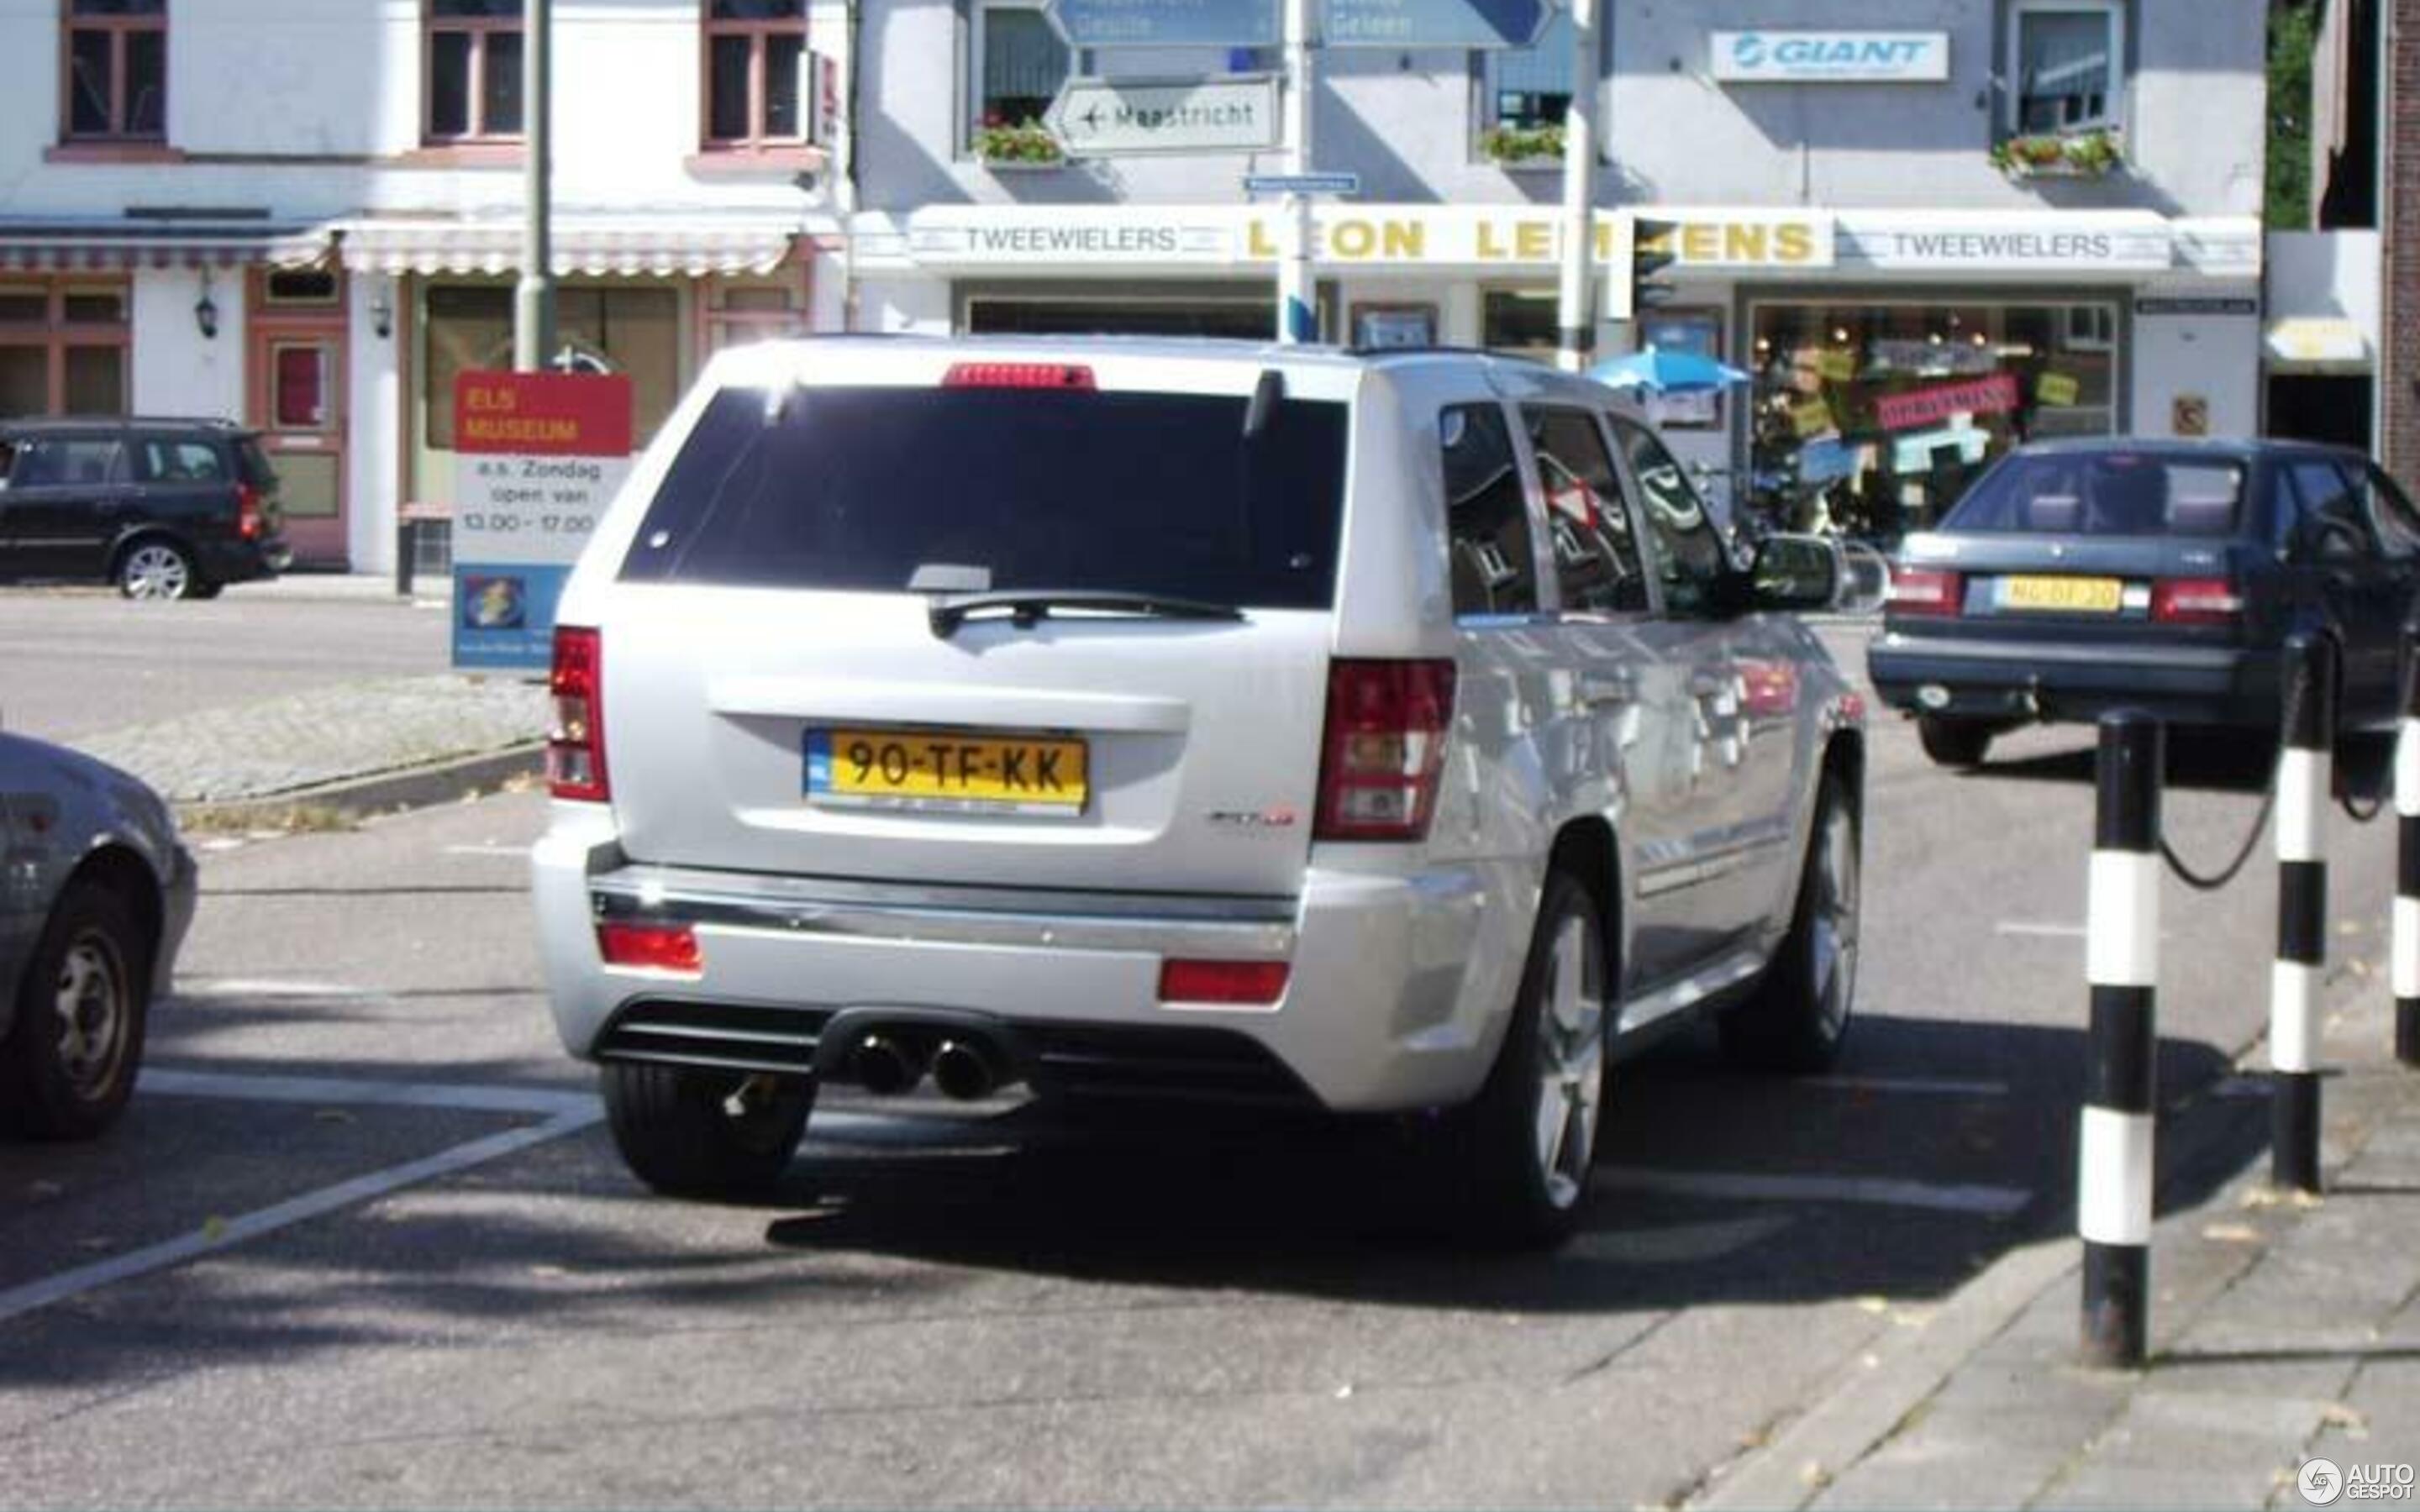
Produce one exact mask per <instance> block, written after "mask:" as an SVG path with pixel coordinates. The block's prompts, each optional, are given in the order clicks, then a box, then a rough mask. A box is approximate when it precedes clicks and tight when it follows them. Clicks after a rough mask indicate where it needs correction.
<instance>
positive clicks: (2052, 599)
mask: <svg viewBox="0 0 2420 1512" xmlns="http://www.w3.org/2000/svg"><path fill="white" fill-rule="evenodd" d="M2123 598H2124V593H2123V590H2122V587H2121V585H2120V584H2119V583H2118V579H2115V578H2009V579H2003V580H2002V581H2001V583H2000V607H2001V608H2002V609H2060V610H2064V611H2066V612H2068V613H2071V614H2115V613H2117V612H2118V605H2119V603H2120V602H2122V600H2123Z"/></svg>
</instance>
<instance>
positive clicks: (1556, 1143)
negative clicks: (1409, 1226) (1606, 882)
mask: <svg viewBox="0 0 2420 1512" xmlns="http://www.w3.org/2000/svg"><path fill="white" fill-rule="evenodd" d="M1605 940H1606V934H1605V924H1604V919H1603V918H1602V916H1601V915H1600V913H1599V911H1598V908H1597V903H1596V899H1595V898H1594V897H1593V896H1592V895H1591V894H1590V891H1589V889H1588V888H1587V887H1584V886H1582V885H1581V883H1580V882H1579V881H1578V880H1577V879H1576V878H1575V877H1573V876H1572V875H1571V874H1570V873H1568V872H1551V873H1549V874H1548V876H1547V878H1546V888H1545V893H1544V897H1543V898H1542V899H1541V900H1540V902H1539V907H1538V924H1537V929H1536V931H1535V933H1533V934H1532V936H1531V938H1530V942H1529V956H1528V963H1527V964H1526V965H1525V966H1524V967H1523V969H1522V972H1521V987H1520V994H1519V995H1518V996H1517V997H1516V998H1515V999H1514V1001H1513V1006H1512V1025H1511V1026H1510V1027H1509V1028H1508V1029H1507V1030H1506V1031H1505V1035H1504V1043H1503V1047H1502V1048H1501V1049H1499V1050H1498V1051H1497V1056H1496V1064H1495V1066H1494V1067H1493V1068H1492V1069H1491V1070H1490V1071H1489V1072H1488V1076H1487V1083H1486V1085H1485V1086H1484V1087H1483V1088H1481V1089H1480V1093H1479V1096H1478V1098H1477V1099H1476V1100H1474V1101H1473V1102H1471V1103H1469V1104H1468V1105H1466V1106H1465V1107H1463V1108H1461V1109H1459V1110H1458V1111H1457V1112H1456V1113H1455V1115H1454V1116H1453V1118H1452V1119H1450V1120H1449V1124H1448V1128H1447V1131H1446V1134H1447V1137H1448V1138H1449V1140H1450V1145H1451V1161H1452V1164H1453V1165H1455V1166H1457V1167H1458V1169H1456V1170H1455V1171H1454V1172H1453V1173H1452V1174H1453V1175H1454V1176H1455V1177H1456V1178H1457V1179H1458V1180H1459V1183H1460V1189H1461V1196H1462V1199H1463V1203H1462V1206H1463V1215H1464V1218H1465V1221H1466V1225H1467V1226H1468V1229H1469V1233H1470V1237H1472V1238H1473V1239H1475V1240H1477V1241H1479V1242H1481V1243H1483V1244H1486V1245H1488V1246H1490V1247H1505V1248H1518V1249H1544V1248H1549V1247H1552V1246H1554V1245H1557V1244H1559V1243H1561V1242H1563V1241H1565V1240H1567V1239H1569V1238H1570V1237H1571V1236H1572V1234H1573V1232H1574V1231H1575V1229H1576V1228H1577V1227H1579V1216H1580V1212H1581V1210H1582V1208H1583V1206H1584V1205H1585V1202H1586V1199H1587V1196H1588V1176H1589V1166H1590V1164H1591V1163H1592V1162H1593V1161H1594V1160H1595V1158H1596V1135H1597V1129H1598V1126H1599V1124H1600V1122H1601V1115H1602V1113H1603V1109H1604V1103H1605V1088H1606V995H1607V992H1608V985H1607V984H1608V983H1609V982H1610V981H1611V980H1612V971H1611V967H1610V964H1609V963H1608V962H1607V960H1606V944H1605ZM1549 1097H1559V1098H1560V1099H1562V1100H1563V1103H1564V1107H1563V1111H1562V1113H1561V1116H1560V1117H1559V1118H1556V1119H1553V1121H1552V1123H1551V1124H1549V1121H1548V1117H1549V1115H1548V1103H1547V1099H1548V1098H1549Z"/></svg>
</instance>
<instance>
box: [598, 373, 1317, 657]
mask: <svg viewBox="0 0 2420 1512" xmlns="http://www.w3.org/2000/svg"><path fill="white" fill-rule="evenodd" d="M1247 409H1248V401H1247V400H1246V399H1244V398H1243V397H1241V396H1234V397H1228V396H1223V395H1206V394H1182V393H1094V392H1090V391H1073V392H1071V391H1062V390H1027V389H989V388H966V389H949V388H935V389H924V388H800V389H798V390H795V391H793V392H791V393H788V394H786V395H783V396H780V397H778V398H776V397H774V396H768V394H767V393H765V392H763V391H761V390H729V391H725V392H724V393H720V394H717V395H716V396H715V398H714V399H713V400H712V402H711V403H709V404H708V405H707V406H706V413H705V415H704V416H703V417H702V418H701V419H700V420H699V422H698V424H697V428H696V429H695V430H694V431H692V432H691V433H690V438H689V440H687V441H686V442H684V443H683V445H682V447H681V450H680V455H678V456H677V457H675V459H674V462H673V465H672V468H671V470H670V471H669V472H668V473H667V474H666V476H665V478H664V484H663V487H662V488H661V489H660V490H659V492H658V493H657V495H656V497H655V500H654V501H653V503H651V504H650V505H649V507H648V510H647V517H646V519H645V521H644V523H643V524H642V525H641V526H640V529H639V535H638V539H637V541H636V542H635V543H634V544H633V545H632V547H631V548H630V554H629V556H628V558H627V559H626V560H625V561H624V562H623V563H622V578H623V580H624V581H626V582H665V583H712V584H723V585H730V586H736V587H779V588H807V589H828V590H843V591H852V590H853V591H870V592H889V593H897V592H902V591H905V590H906V589H907V585H908V582H909V580H910V579H913V578H914V577H915V575H916V573H917V571H918V570H919V569H920V568H924V567H944V566H946V567H951V568H956V569H961V571H959V572H958V573H957V574H955V575H954V576H956V577H957V578H958V579H960V580H962V581H966V582H968V583H969V585H970V586H971V585H972V584H973V583H976V582H984V583H987V584H988V586H989V587H991V588H994V589H1016V588H1057V589H1100V590H1113V591H1125V592H1135V593H1156V594H1167V595H1171V596H1180V597H1187V598H1197V599H1204V600H1208V601H1210V602H1213V603H1219V604H1233V605H1237V606H1241V607H1247V608H1261V609H1326V608H1327V607H1329V606H1330V605H1331V604H1332V603H1333V601H1334V597H1335V584H1336V552H1337V543H1338V539H1339V536H1340V533H1341V531H1342V517H1343V510H1344V462H1345V436H1346V423H1345V422H1346V414H1345V410H1346V407H1345V406H1344V405H1342V404H1341V403H1312V402H1307V401H1301V400H1286V401H1282V402H1280V403H1279V404H1277V405H1276V406H1274V407H1273V408H1272V409H1270V411H1269V414H1268V418H1267V420H1266V422H1265V423H1264V424H1263V425H1262V426H1261V428H1260V430H1259V432H1258V433H1257V434H1255V435H1250V436H1248V435H1246V434H1245V419H1246V412H1247Z"/></svg>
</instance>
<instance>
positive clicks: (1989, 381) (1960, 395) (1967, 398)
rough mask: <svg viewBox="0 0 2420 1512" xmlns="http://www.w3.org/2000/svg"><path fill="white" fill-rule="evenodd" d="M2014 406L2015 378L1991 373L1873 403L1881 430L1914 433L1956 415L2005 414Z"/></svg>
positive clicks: (1893, 395) (1890, 395)
mask: <svg viewBox="0 0 2420 1512" xmlns="http://www.w3.org/2000/svg"><path fill="white" fill-rule="evenodd" d="M2017 404H2018V393H2017V380H2016V377H2015V375H2014V374H2009V373H1995V374H1993V376H1992V377H1990V378H1978V379H1977V380H1976V381H1974V382H1972V383H1947V384H1943V385H1942V386H1941V387H1939V388H1933V389H1918V390H1917V391H1916V392H1915V393H1894V394H1889V395H1887V396H1885V397H1884V398H1881V399H1877V400H1876V401H1874V414H1875V418H1877V419H1878V420H1880V421H1881V422H1882V427H1883V429H1885V430H1916V429H1919V428H1922V427H1925V426H1929V425H1939V424H1942V423H1943V422H1945V421H1947V420H1949V419H1951V418H1952V417H1953V416H1957V415H1997V414H2006V413H2007V412H2008V411H2009V410H2011V409H2016V408H2017Z"/></svg>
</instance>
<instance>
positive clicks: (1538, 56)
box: [1481, 10, 1572, 131]
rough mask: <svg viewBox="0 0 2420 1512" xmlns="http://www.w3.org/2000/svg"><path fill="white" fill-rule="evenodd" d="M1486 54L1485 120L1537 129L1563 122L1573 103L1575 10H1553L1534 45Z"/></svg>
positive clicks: (1518, 127) (1496, 123)
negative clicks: (1573, 31)
mask: <svg viewBox="0 0 2420 1512" xmlns="http://www.w3.org/2000/svg"><path fill="white" fill-rule="evenodd" d="M1482 56H1483V57H1484V59H1485V62H1484V64H1483V65H1482V67H1483V72H1484V77H1485V79H1486V89H1487V98H1486V100H1485V109H1484V110H1483V112H1482V113H1481V114H1482V116H1483V120H1482V124H1483V125H1487V126H1503V127H1509V128H1511V129H1512V130H1514V131H1534V130H1536V129H1537V128H1539V127H1542V126H1560V125H1562V124H1563V117H1564V116H1565V115H1566V114H1568V113H1569V112H1570V110H1571V108H1572V17H1571V12H1569V11H1567V10H1556V11H1554V12H1553V13H1552V14H1551V15H1550V16H1549V18H1548V19H1547V22H1546V29H1545V30H1544V31H1542V32H1540V33H1539V34H1538V39H1537V41H1536V42H1534V43H1532V44H1531V45H1529V46H1528V47H1515V48H1509V49H1506V50H1505V51H1503V52H1495V53H1487V54H1482Z"/></svg>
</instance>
